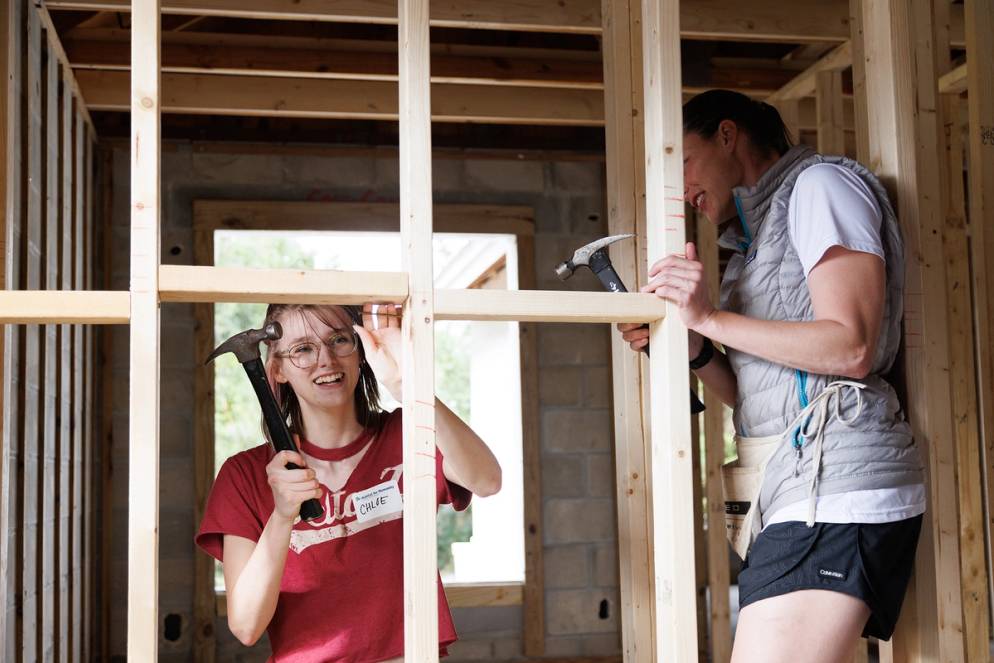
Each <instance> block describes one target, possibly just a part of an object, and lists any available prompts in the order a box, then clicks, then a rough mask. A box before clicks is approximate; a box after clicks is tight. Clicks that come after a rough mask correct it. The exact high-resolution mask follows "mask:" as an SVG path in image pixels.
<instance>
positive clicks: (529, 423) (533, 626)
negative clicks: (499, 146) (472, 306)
mask: <svg viewBox="0 0 994 663" xmlns="http://www.w3.org/2000/svg"><path fill="white" fill-rule="evenodd" d="M435 218H436V219H437V218H438V217H435ZM517 241H518V288H520V289H521V290H525V291H528V290H531V289H533V288H534V287H535V239H534V237H533V236H532V235H518V236H517ZM436 319H437V316H436ZM518 348H519V352H520V354H521V361H520V368H521V447H522V448H521V460H522V463H523V465H524V467H523V469H522V481H523V482H524V501H525V523H524V525H525V532H524V536H525V587H524V596H523V600H524V605H523V612H524V622H523V631H524V637H523V640H522V643H521V644H522V649H523V653H524V655H525V656H529V657H539V656H543V655H544V654H545V563H544V561H543V560H544V537H543V530H542V448H541V440H540V439H539V430H540V428H541V426H540V423H541V422H540V419H539V406H538V403H539V387H538V364H539V356H538V325H536V324H532V323H527V322H521V323H519V324H518Z"/></svg>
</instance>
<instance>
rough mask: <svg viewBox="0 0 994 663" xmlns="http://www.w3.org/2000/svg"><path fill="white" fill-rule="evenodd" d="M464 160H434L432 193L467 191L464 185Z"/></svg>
mask: <svg viewBox="0 0 994 663" xmlns="http://www.w3.org/2000/svg"><path fill="white" fill-rule="evenodd" d="M463 163H464V162H463V160H462V159H432V161H431V188H432V191H438V192H445V193H461V192H463V191H464V190H465V189H466V185H465V184H464V183H463Z"/></svg>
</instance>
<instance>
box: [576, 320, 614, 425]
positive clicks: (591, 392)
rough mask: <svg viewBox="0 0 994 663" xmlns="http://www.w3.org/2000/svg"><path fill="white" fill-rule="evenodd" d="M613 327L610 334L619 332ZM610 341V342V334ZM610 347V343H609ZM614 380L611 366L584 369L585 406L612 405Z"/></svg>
mask: <svg viewBox="0 0 994 663" xmlns="http://www.w3.org/2000/svg"><path fill="white" fill-rule="evenodd" d="M618 333H619V332H617V331H616V330H615V329H614V328H613V327H612V328H611V331H610V334H618ZM608 343H609V344H610V336H609V340H608ZM609 348H610V345H609ZM613 391H614V382H613V378H612V376H611V367H610V366H594V367H591V368H585V369H584V370H583V405H584V407H606V408H609V407H611V402H612V400H613V399H614V393H613Z"/></svg>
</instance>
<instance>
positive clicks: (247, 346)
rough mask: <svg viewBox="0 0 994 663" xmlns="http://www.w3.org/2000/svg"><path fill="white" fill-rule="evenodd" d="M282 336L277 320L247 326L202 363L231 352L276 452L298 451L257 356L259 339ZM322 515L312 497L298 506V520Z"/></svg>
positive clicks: (288, 466) (292, 467)
mask: <svg viewBox="0 0 994 663" xmlns="http://www.w3.org/2000/svg"><path fill="white" fill-rule="evenodd" d="M282 337H283V327H281V326H280V323H278V322H270V323H269V324H268V325H266V327H265V328H264V329H247V330H245V331H243V332H239V333H237V334H235V335H234V336H232V337H231V338H229V339H228V340H227V341H225V342H224V343H222V344H221V345H219V346H217V348H216V349H215V350H214V352H212V353H211V356H210V357H208V358H207V361H205V362H204V363H205V364H209V363H210V362H212V361H214V359H216V358H217V357H219V356H221V355H223V354H224V353H225V352H231V353H233V354H234V355H235V358H236V359H238V361H239V362H240V363H241V365H242V368H244V369H245V374H246V375H248V379H249V382H250V383H251V384H252V388H253V389H255V395H256V397H258V399H259V405H260V406H261V407H262V417H263V420H264V421H265V422H266V428H267V429H268V430H269V437H270V438H271V440H272V443H273V448H274V449H275V450H276V451H277V452H280V451H293V452H296V453H300V450H299V449H297V445H296V444H295V443H294V441H293V437H291V436H290V431H289V429H287V427H286V419H285V418H284V417H283V413H282V412H280V407H279V405H277V403H276V397H275V396H273V391H272V389H270V388H269V380H268V379H266V370H265V368H263V366H262V359H261V358H260V356H259V343H261V342H262V341H275V340H278V339H280V338H282ZM286 469H288V470H299V469H303V468H301V467H300V466H298V465H296V464H295V463H287V464H286ZM323 515H324V509H323V508H322V507H321V503H320V502H318V501H317V500H316V499H313V498H311V499H309V500H307V501H306V502H304V503H303V504H301V505H300V517H301V519H302V520H314V519H315V518H320V517H321V516H323Z"/></svg>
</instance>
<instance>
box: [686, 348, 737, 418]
mask: <svg viewBox="0 0 994 663" xmlns="http://www.w3.org/2000/svg"><path fill="white" fill-rule="evenodd" d="M694 374H695V375H696V376H697V377H698V378H700V380H701V382H703V383H704V388H705V389H707V390H708V391H710V392H712V393H714V394H715V395H716V396H717V397H718V398H719V399H720V400H721V402H722V403H724V404H725V405H727V406H728V407H735V399H736V390H737V389H738V382H737V380H736V379H735V373H733V372H732V367H731V365H730V364H729V363H728V356H727V355H726V354H725V353H724V352H719V351H718V350H717V349H715V351H714V357H712V358H711V361H709V362H708V363H707V364H705V365H704V366H702V367H701V368H698V369H696V370H695V371H694Z"/></svg>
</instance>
